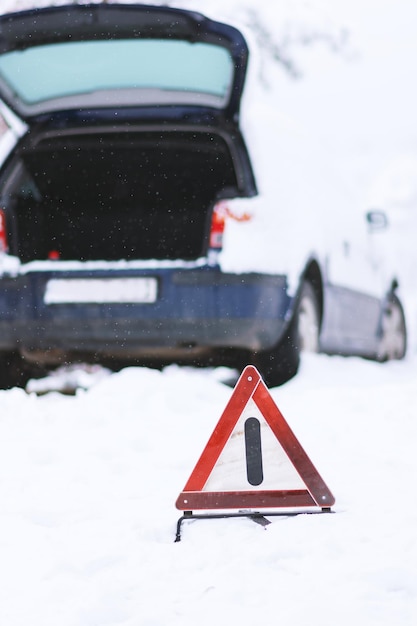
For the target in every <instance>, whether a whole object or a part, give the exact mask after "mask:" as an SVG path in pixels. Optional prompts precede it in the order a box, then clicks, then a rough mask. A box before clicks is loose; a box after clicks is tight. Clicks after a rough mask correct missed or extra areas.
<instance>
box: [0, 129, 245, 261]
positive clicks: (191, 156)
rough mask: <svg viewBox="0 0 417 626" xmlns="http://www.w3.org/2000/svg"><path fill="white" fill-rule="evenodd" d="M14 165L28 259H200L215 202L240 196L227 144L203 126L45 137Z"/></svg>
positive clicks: (8, 187)
mask: <svg viewBox="0 0 417 626" xmlns="http://www.w3.org/2000/svg"><path fill="white" fill-rule="evenodd" d="M12 170H13V171H12V173H11V174H10V170H9V175H8V182H6V184H5V185H4V187H3V188H4V192H3V196H4V195H5V196H6V198H7V205H8V206H7V210H8V215H9V216H10V218H9V230H10V248H11V250H10V252H11V253H12V254H15V255H17V256H18V257H20V259H21V261H22V262H29V261H32V260H35V259H48V258H54V257H55V258H60V259H63V260H81V261H93V260H109V261H113V260H118V259H126V260H133V259H138V260H140V259H161V260H168V259H184V260H193V259H197V258H199V257H201V256H204V255H205V254H206V252H207V242H208V235H209V228H210V220H211V213H212V208H213V205H214V203H215V201H216V199H218V198H219V197H222V196H223V197H224V196H225V195H228V196H229V197H230V195H236V194H237V181H236V174H235V170H234V166H233V162H232V157H231V155H230V150H229V147H228V145H227V144H226V142H225V140H224V139H223V138H222V137H220V136H219V135H217V134H214V133H208V132H201V131H200V132H174V131H172V132H136V133H134V132H119V133H116V132H111V133H99V132H95V133H94V134H91V133H89V134H79V135H71V136H68V137H65V136H64V137H63V136H60V137H53V138H44V139H43V140H42V141H38V142H37V143H36V144H35V145H33V142H32V145H23V146H22V148H21V150H20V156H19V161H18V163H17V164H16V163H15V164H14V165H13V167H12Z"/></svg>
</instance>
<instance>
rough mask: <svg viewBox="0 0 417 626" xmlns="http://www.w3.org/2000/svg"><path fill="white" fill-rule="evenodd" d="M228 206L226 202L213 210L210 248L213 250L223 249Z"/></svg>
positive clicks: (220, 203)
mask: <svg viewBox="0 0 417 626" xmlns="http://www.w3.org/2000/svg"><path fill="white" fill-rule="evenodd" d="M226 215H227V210H226V205H225V203H224V202H218V203H217V204H216V206H215V207H214V209H213V216H212V218H211V229H210V248H211V249H212V250H221V249H222V247H223V233H224V226H225V222H226Z"/></svg>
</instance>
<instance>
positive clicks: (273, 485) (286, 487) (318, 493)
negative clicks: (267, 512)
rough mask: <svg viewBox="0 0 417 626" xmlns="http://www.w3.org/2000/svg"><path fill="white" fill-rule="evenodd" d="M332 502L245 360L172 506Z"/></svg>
mask: <svg viewBox="0 0 417 626" xmlns="http://www.w3.org/2000/svg"><path fill="white" fill-rule="evenodd" d="M334 502H335V499H334V497H333V495H332V493H331V492H330V491H329V489H328V487H327V486H326V484H325V483H324V481H323V479H322V478H321V476H320V474H319V473H318V471H317V470H316V468H315V467H314V465H313V464H312V462H311V461H310V459H309V457H308V456H307V454H306V453H305V452H304V450H303V448H302V447H301V445H300V443H299V441H298V440H297V438H296V437H295V435H294V433H293V432H292V430H291V429H290V427H289V426H288V424H287V422H286V421H285V419H284V417H283V415H282V413H281V411H280V410H279V409H278V407H277V405H276V404H275V402H274V400H273V399H272V397H271V395H270V393H269V391H268V389H267V387H266V385H265V383H264V382H263V380H262V378H261V376H260V374H259V372H258V371H257V369H256V368H255V367H253V366H252V365H248V366H247V367H246V368H245V369H244V371H243V372H242V375H241V376H240V378H239V380H238V382H237V384H236V387H235V389H234V391H233V394H232V396H231V398H230V400H229V402H228V404H227V406H226V408H225V410H224V411H223V414H222V416H221V417H220V420H219V422H218V423H217V426H216V427H215V429H214V431H213V433H212V435H211V437H210V439H209V441H208V443H207V445H206V447H205V449H204V450H203V453H202V454H201V457H200V459H199V460H198V462H197V465H196V466H195V468H194V470H193V471H192V473H191V476H190V478H189V479H188V482H187V483H186V485H185V487H184V489H183V491H182V492H181V493H180V495H179V496H178V499H177V502H176V507H177V508H178V509H180V510H181V511H193V510H201V509H205V510H211V509H252V508H268V507H273V508H276V507H285V508H287V507H288V508H294V507H311V506H313V507H321V508H322V509H329V508H330V507H331V506H332V505H333V504H334Z"/></svg>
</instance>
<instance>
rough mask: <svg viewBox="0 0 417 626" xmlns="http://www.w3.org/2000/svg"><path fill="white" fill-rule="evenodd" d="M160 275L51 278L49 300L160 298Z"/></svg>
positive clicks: (46, 298) (141, 300)
mask: <svg viewBox="0 0 417 626" xmlns="http://www.w3.org/2000/svg"><path fill="white" fill-rule="evenodd" d="M157 295H158V284H157V280H156V278H51V280H49V281H48V282H47V285H46V289H45V295H44V302H45V304H65V303H67V304H77V303H86V304H87V303H119V302H121V303H125V302H131V303H142V304H150V303H152V302H156V299H157Z"/></svg>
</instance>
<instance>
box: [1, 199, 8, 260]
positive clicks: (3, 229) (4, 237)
mask: <svg viewBox="0 0 417 626" xmlns="http://www.w3.org/2000/svg"><path fill="white" fill-rule="evenodd" d="M8 249H9V247H8V245H7V230H6V214H5V211H4V209H0V252H7V251H8Z"/></svg>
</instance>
